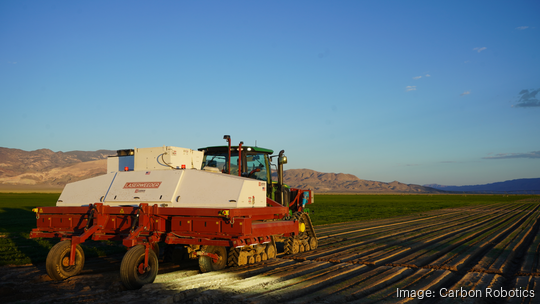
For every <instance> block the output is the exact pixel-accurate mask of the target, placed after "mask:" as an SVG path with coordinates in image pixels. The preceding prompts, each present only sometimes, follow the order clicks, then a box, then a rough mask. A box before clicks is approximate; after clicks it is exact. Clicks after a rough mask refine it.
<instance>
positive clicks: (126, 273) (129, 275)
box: [120, 245, 159, 289]
mask: <svg viewBox="0 0 540 304" xmlns="http://www.w3.org/2000/svg"><path fill="white" fill-rule="evenodd" d="M144 252H145V247H144V245H137V246H135V247H133V248H131V249H130V250H128V252H126V254H125V255H124V258H123V259H122V264H120V279H121V280H122V285H124V287H126V288H127V289H139V288H141V287H143V285H145V284H150V283H152V282H154V280H155V279H156V276H157V272H158V268H159V264H158V258H157V256H156V253H155V251H154V250H152V249H150V250H148V267H147V268H145V267H144Z"/></svg>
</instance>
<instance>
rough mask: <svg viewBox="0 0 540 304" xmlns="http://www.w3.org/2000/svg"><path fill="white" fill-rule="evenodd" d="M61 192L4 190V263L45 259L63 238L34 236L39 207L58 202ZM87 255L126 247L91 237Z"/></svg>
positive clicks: (0, 222) (0, 256)
mask: <svg viewBox="0 0 540 304" xmlns="http://www.w3.org/2000/svg"><path fill="white" fill-rule="evenodd" d="M59 196H60V194H59V193H0V265H24V264H30V263H32V264H35V263H40V262H45V259H46V258H47V254H48V253H49V250H50V249H51V247H52V246H54V245H55V244H56V243H58V242H59V241H60V239H31V238H30V237H29V235H30V231H31V230H32V228H35V227H36V215H35V213H34V212H33V211H32V209H33V208H35V207H38V206H40V207H44V206H54V205H55V204H56V200H57V199H58V197H59ZM81 246H83V248H84V253H85V255H86V257H96V256H104V255H107V254H110V253H116V252H123V251H126V249H125V247H123V246H121V245H119V244H118V243H117V242H94V241H87V242H85V243H84V244H82V245H81Z"/></svg>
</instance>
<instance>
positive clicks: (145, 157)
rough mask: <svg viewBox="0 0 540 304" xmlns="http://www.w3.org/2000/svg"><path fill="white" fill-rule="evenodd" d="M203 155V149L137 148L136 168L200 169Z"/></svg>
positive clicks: (144, 169) (143, 169)
mask: <svg viewBox="0 0 540 304" xmlns="http://www.w3.org/2000/svg"><path fill="white" fill-rule="evenodd" d="M203 155H204V154H203V152H202V151H194V150H191V149H187V148H180V147H171V146H163V147H156V148H140V149H137V148H135V167H134V170H135V171H148V170H170V169H200V168H201V165H202V159H203ZM171 167H172V168H171Z"/></svg>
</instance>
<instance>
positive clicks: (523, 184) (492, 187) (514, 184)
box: [424, 178, 540, 194]
mask: <svg viewBox="0 0 540 304" xmlns="http://www.w3.org/2000/svg"><path fill="white" fill-rule="evenodd" d="M424 186H425V187H431V188H435V189H439V190H443V191H456V192H478V193H512V194H514V193H524V194H540V178H520V179H513V180H507V181H504V182H497V183H491V184H485V185H471V186H444V185H438V184H430V185H424Z"/></svg>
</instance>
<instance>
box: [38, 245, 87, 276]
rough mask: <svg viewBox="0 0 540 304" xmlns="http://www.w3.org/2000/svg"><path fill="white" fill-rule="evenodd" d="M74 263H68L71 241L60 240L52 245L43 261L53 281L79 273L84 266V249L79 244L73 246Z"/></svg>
mask: <svg viewBox="0 0 540 304" xmlns="http://www.w3.org/2000/svg"><path fill="white" fill-rule="evenodd" d="M75 251H76V252H75V265H73V266H70V265H69V256H70V253H71V241H70V240H66V241H61V242H60V243H58V244H56V245H54V246H53V247H52V248H51V250H50V251H49V254H48V255H47V260H46V262H45V268H46V269H47V274H49V277H51V279H53V280H55V281H61V280H65V279H67V278H69V277H72V276H74V275H77V274H79V272H81V270H82V269H83V267H84V251H83V250H82V248H81V246H80V245H77V246H76V248H75Z"/></svg>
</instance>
